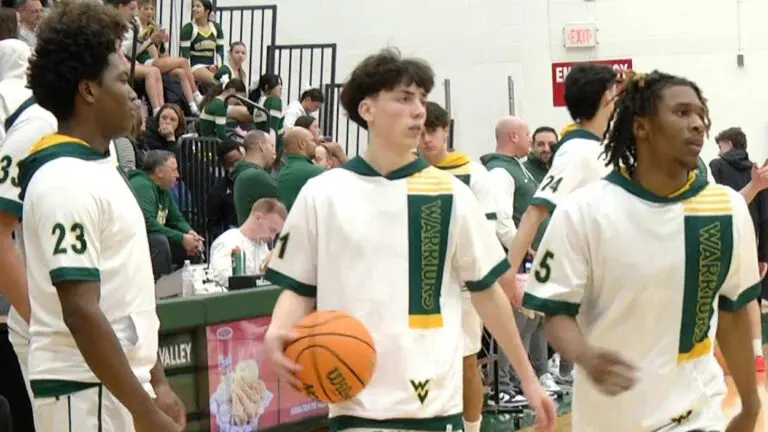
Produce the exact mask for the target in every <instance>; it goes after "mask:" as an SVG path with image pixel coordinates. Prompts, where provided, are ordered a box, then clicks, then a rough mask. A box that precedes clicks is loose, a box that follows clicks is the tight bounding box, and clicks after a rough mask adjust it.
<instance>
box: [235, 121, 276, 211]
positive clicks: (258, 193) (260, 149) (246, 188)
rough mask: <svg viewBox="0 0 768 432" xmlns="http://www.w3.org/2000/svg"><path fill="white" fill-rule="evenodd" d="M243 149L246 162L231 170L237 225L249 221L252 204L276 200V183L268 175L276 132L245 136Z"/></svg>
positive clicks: (252, 133)
mask: <svg viewBox="0 0 768 432" xmlns="http://www.w3.org/2000/svg"><path fill="white" fill-rule="evenodd" d="M243 147H244V148H245V158H243V160H241V161H239V162H237V163H236V164H235V166H234V168H233V169H232V180H233V181H234V195H235V213H236V214H237V224H238V225H242V224H243V222H245V220H246V219H248V215H249V214H250V213H251V207H253V203H255V202H256V201H258V200H260V199H261V198H277V183H276V182H275V179H274V178H273V177H272V175H271V174H270V173H269V172H268V171H267V170H268V169H269V167H270V166H271V165H272V164H273V163H274V162H275V134H274V132H270V133H266V132H264V131H260V130H252V131H250V132H248V134H247V135H246V136H245V140H243Z"/></svg>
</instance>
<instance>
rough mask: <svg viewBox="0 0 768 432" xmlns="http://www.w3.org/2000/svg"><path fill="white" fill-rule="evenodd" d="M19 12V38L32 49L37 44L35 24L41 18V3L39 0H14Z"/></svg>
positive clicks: (38, 22) (38, 23)
mask: <svg viewBox="0 0 768 432" xmlns="http://www.w3.org/2000/svg"><path fill="white" fill-rule="evenodd" d="M15 6H16V12H18V13H19V39H21V40H22V41H24V42H25V43H26V44H27V45H29V47H30V48H31V49H32V50H33V51H34V50H35V45H36V44H37V26H38V25H40V21H42V20H43V4H42V3H41V2H40V0H16V3H15Z"/></svg>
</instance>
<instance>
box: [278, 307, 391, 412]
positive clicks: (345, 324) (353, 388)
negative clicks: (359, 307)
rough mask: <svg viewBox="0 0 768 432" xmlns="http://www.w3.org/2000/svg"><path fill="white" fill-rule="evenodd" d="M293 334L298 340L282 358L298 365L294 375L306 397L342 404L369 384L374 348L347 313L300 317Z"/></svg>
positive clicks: (289, 345) (326, 312)
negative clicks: (298, 369)
mask: <svg viewBox="0 0 768 432" xmlns="http://www.w3.org/2000/svg"><path fill="white" fill-rule="evenodd" d="M293 332H294V333H295V334H296V335H297V338H296V340H294V341H293V342H291V343H290V344H288V345H287V346H286V347H285V355H286V357H288V358H289V359H291V360H293V361H294V362H296V363H298V364H299V365H301V367H302V369H301V370H300V371H299V372H297V373H296V376H297V377H298V378H299V380H300V381H301V382H302V384H303V388H302V389H300V390H301V391H303V392H304V393H305V394H306V395H307V396H310V397H312V398H315V399H318V400H321V401H323V402H328V403H337V402H343V401H345V400H349V399H352V398H353V397H355V396H356V395H357V394H358V393H360V392H361V391H362V390H363V389H364V388H365V386H366V385H368V382H369V381H370V380H371V376H372V375H373V369H374V367H375V366H376V347H375V346H374V344H373V337H372V336H371V333H370V332H369V331H368V329H367V328H365V325H364V324H363V323H362V322H360V320H358V319H357V318H355V317H353V316H352V315H350V314H348V313H346V312H339V311H329V310H321V311H317V312H314V313H312V314H310V315H307V316H305V317H304V318H302V319H301V321H299V322H298V323H297V324H296V326H295V327H294V328H293Z"/></svg>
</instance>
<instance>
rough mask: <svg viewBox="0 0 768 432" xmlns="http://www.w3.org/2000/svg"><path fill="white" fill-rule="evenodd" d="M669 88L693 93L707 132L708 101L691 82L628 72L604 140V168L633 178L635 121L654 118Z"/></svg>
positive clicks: (620, 88) (671, 77) (635, 160)
mask: <svg viewBox="0 0 768 432" xmlns="http://www.w3.org/2000/svg"><path fill="white" fill-rule="evenodd" d="M671 86H687V87H690V88H691V89H693V91H694V92H696V96H698V98H699V100H700V101H701V103H702V104H703V105H704V109H705V114H704V127H705V128H706V130H707V131H709V127H710V126H711V124H712V122H711V120H710V118H709V108H708V107H707V100H706V99H705V98H704V96H703V95H702V93H701V89H699V87H698V86H697V85H696V84H695V83H694V82H693V81H690V80H687V79H685V78H682V77H678V76H675V75H670V74H666V73H664V72H659V71H657V70H654V71H653V72H651V73H649V74H642V73H638V72H634V71H629V72H627V73H626V74H625V75H624V76H623V77H621V79H620V84H619V91H618V94H617V96H616V105H615V107H614V110H613V113H612V114H611V119H610V121H609V122H608V124H609V125H610V127H609V128H608V130H606V131H605V135H604V136H603V141H604V142H605V145H604V150H603V155H605V156H606V159H607V161H606V166H613V167H614V168H615V169H619V168H620V167H621V168H625V169H626V170H627V171H628V173H629V175H630V176H631V175H632V173H633V172H634V170H635V165H636V164H637V142H636V141H635V135H634V132H633V123H634V118H635V116H640V117H646V116H649V115H653V114H656V103H657V102H658V100H659V98H661V92H662V91H663V90H664V89H666V88H668V87H671Z"/></svg>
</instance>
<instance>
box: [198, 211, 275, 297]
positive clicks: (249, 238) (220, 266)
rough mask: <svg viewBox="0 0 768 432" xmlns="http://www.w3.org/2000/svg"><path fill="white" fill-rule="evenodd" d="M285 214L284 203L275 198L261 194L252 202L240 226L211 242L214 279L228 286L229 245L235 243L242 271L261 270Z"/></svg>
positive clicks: (232, 247) (233, 245)
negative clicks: (241, 255) (240, 257)
mask: <svg viewBox="0 0 768 432" xmlns="http://www.w3.org/2000/svg"><path fill="white" fill-rule="evenodd" d="M286 216H288V211H287V210H286V209H285V206H284V205H283V204H281V203H280V202H279V201H277V200H276V199H274V198H262V199H260V200H258V201H256V202H255V203H254V204H253V206H251V213H250V214H249V215H248V218H247V219H246V220H245V222H243V224H242V225H240V227H239V228H232V229H229V230H227V231H226V232H224V233H223V234H221V235H220V236H219V237H217V238H216V240H215V241H214V242H213V244H212V245H211V258H210V261H209V263H210V268H211V273H212V274H213V280H215V281H216V282H217V283H219V284H220V285H221V286H224V287H229V277H230V276H232V249H234V248H236V247H238V248H240V251H241V253H242V254H243V256H244V258H245V259H244V261H245V265H244V266H243V271H244V274H246V275H257V274H261V273H263V271H262V269H263V268H264V266H265V264H266V261H267V260H268V259H269V245H270V243H271V242H272V239H274V238H275V236H276V235H278V234H279V233H280V231H281V230H282V229H283V223H284V222H285V218H286Z"/></svg>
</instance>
